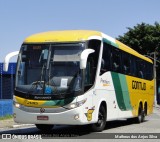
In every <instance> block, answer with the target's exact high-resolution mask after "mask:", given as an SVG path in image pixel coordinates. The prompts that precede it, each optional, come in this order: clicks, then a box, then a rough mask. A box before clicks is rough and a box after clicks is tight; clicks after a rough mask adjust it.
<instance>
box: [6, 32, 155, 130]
mask: <svg viewBox="0 0 160 142" xmlns="http://www.w3.org/2000/svg"><path fill="white" fill-rule="evenodd" d="M16 53H17V52H14V53H13V54H14V55H15V54H16ZM11 56H12V55H11V54H10V55H9V56H6V60H5V66H4V68H5V69H7V65H8V62H9V58H10V57H11ZM13 101H14V120H15V122H19V123H29V124H35V125H36V126H37V128H38V129H40V130H50V129H52V128H53V126H54V125H56V124H62V125H63V124H67V125H86V124H89V125H90V126H91V128H92V130H93V131H102V130H103V129H104V128H105V125H106V121H112V120H117V119H124V118H126V119H130V118H132V119H134V120H136V121H137V122H139V123H140V122H142V121H143V120H144V118H145V116H146V115H148V114H151V113H152V111H153V101H154V80H153V63H152V61H151V60H150V59H149V58H147V57H144V56H142V55H140V54H139V53H137V52H136V51H134V50H133V49H131V48H129V47H128V46H126V45H124V44H122V43H121V42H119V41H117V40H116V39H114V38H112V37H110V36H108V35H106V34H104V33H101V32H97V31H87V30H71V31H50V32H44V33H38V34H34V35H31V36H29V37H28V38H26V39H25V40H24V42H23V44H22V46H21V49H20V51H19V53H18V61H17V71H16V82H15V90H14V100H13Z"/></svg>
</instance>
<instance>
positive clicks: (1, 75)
mask: <svg viewBox="0 0 160 142" xmlns="http://www.w3.org/2000/svg"><path fill="white" fill-rule="evenodd" d="M15 71H16V63H10V64H9V69H8V72H4V71H3V63H0V117H2V116H5V115H10V114H12V113H13V110H12V104H13V101H12V99H13V90H14V83H15Z"/></svg>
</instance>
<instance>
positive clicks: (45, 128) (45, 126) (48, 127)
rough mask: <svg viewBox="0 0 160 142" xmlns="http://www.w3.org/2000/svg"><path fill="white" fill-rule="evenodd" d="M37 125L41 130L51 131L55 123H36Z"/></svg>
mask: <svg viewBox="0 0 160 142" xmlns="http://www.w3.org/2000/svg"><path fill="white" fill-rule="evenodd" d="M35 125H36V127H37V128H38V129H39V130H41V131H50V130H52V129H53V127H54V125H49V124H35Z"/></svg>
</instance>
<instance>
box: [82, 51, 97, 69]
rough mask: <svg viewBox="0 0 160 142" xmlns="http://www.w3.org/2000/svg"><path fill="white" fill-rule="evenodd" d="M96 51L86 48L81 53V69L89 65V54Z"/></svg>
mask: <svg viewBox="0 0 160 142" xmlns="http://www.w3.org/2000/svg"><path fill="white" fill-rule="evenodd" d="M93 52H95V50H93V49H85V50H84V51H82V53H81V55H80V69H85V68H86V65H87V58H88V55H89V54H91V53H93Z"/></svg>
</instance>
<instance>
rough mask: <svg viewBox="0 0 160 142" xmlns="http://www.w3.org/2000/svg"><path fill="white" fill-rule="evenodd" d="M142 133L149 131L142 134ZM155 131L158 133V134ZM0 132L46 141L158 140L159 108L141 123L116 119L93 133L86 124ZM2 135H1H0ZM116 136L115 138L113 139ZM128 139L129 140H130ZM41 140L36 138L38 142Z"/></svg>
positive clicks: (1, 132) (23, 128)
mask: <svg viewBox="0 0 160 142" xmlns="http://www.w3.org/2000/svg"><path fill="white" fill-rule="evenodd" d="M143 133H150V134H146V135H144V134H143ZM156 133H159V134H158V135H157V134H156ZM1 134H12V136H13V135H14V136H13V138H15V139H16V138H17V136H18V135H21V136H19V137H20V138H24V139H25V136H26V135H27V136H28V135H29V136H30V138H33V137H35V138H36V137H38V138H41V137H42V138H43V139H47V141H50V140H52V139H60V140H62V139H63V140H64V139H65V140H66V141H68V140H69V139H71V138H73V139H74V141H75V139H76V141H81V140H82V139H87V140H88V141H90V140H91V139H94V140H93V141H97V140H98V141H99V140H100V141H101V140H102V139H103V138H104V139H108V140H107V141H110V140H111V139H112V140H114V141H117V140H120V139H121V140H122V138H125V140H124V139H123V141H128V138H129V137H131V136H133V137H132V139H130V138H129V139H130V140H133V138H135V137H141V139H138V140H140V141H143V139H144V138H147V137H148V138H151V139H148V138H147V139H145V142H146V141H151V140H153V141H159V140H160V139H159V140H158V139H157V138H160V109H159V108H158V109H155V110H154V113H153V114H152V115H150V116H147V117H146V120H145V122H143V123H141V124H135V123H134V122H128V121H126V120H118V121H111V122H107V125H106V128H105V130H104V131H103V132H101V133H93V132H90V131H89V129H88V127H87V126H55V127H54V129H53V130H52V131H49V132H42V131H40V130H38V129H37V128H36V127H35V126H30V127H21V128H11V129H8V128H3V129H0V135H1ZM1 136H2V135H1ZM115 137H117V139H115ZM130 140H129V141H130ZM16 141H19V138H18V139H16ZM40 141H42V140H38V142H40Z"/></svg>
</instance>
